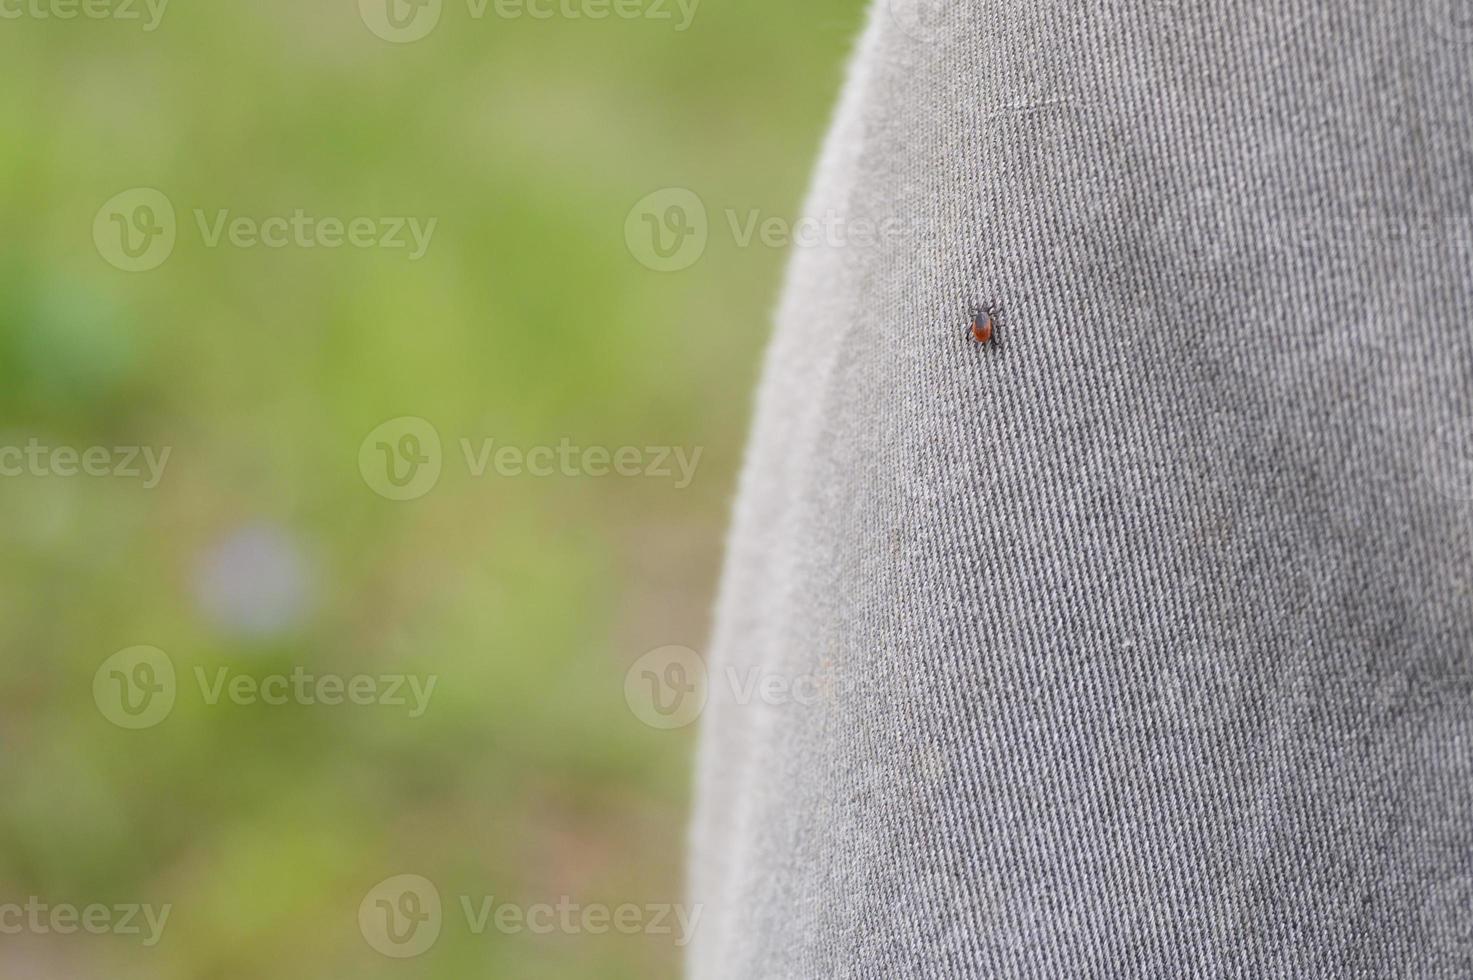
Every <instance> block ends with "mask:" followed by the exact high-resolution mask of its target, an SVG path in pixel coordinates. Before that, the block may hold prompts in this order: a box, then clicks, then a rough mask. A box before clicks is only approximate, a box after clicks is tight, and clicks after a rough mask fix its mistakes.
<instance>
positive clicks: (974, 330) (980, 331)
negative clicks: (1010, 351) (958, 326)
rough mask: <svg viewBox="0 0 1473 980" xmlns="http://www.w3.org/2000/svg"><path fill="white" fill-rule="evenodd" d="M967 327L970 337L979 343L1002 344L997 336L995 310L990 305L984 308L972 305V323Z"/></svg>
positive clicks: (995, 345) (997, 345)
mask: <svg viewBox="0 0 1473 980" xmlns="http://www.w3.org/2000/svg"><path fill="white" fill-rule="evenodd" d="M967 329H968V332H970V333H971V335H972V339H973V340H975V341H976V342H977V343H979V344H991V345H993V346H994V347H1001V346H1002V344H1001V342H1000V341H999V339H998V336H997V311H996V310H994V309H993V308H992V307H987V308H985V309H984V308H982V307H973V308H972V323H971V326H970V327H968V328H967Z"/></svg>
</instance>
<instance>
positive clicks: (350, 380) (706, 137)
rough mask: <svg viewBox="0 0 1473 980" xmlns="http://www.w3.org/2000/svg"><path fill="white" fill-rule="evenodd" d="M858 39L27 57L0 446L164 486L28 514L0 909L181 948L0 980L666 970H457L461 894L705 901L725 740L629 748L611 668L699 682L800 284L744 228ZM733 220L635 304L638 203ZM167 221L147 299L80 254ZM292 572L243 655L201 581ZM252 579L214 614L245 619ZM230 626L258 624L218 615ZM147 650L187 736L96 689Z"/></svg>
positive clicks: (2, 70) (40, 964)
mask: <svg viewBox="0 0 1473 980" xmlns="http://www.w3.org/2000/svg"><path fill="white" fill-rule="evenodd" d="M861 17H862V10H861V4H860V3H859V2H858V0H809V2H806V3H803V4H793V3H791V2H788V0H747V2H745V3H741V4H728V3H719V4H718V3H715V2H710V0H708V2H707V3H705V4H703V5H702V6H701V7H700V8H699V9H698V12H697V14H696V17H695V20H694V22H693V25H692V27H691V29H690V30H688V31H686V32H684V33H676V32H675V31H674V30H673V29H672V28H671V27H670V26H669V25H668V24H660V23H655V22H649V21H638V20H637V21H620V20H608V21H602V22H592V21H571V20H567V19H563V18H558V19H554V20H549V21H534V20H530V19H522V20H517V21H504V20H496V19H493V18H487V19H485V20H482V21H473V20H471V19H470V18H469V17H468V16H467V14H466V8H465V6H464V0H459V2H457V0H447V4H446V7H445V11H444V14H443V19H442V22H441V24H440V26H439V27H438V28H437V30H436V31H435V32H434V33H432V34H431V35H430V36H429V37H427V38H425V39H424V40H422V41H419V42H417V43H413V44H407V45H394V44H389V43H386V42H384V41H382V40H380V39H379V38H377V37H375V36H374V35H373V34H371V33H370V32H369V31H368V29H367V28H366V27H365V25H364V23H363V22H362V21H361V20H360V18H359V14H358V10H357V7H356V5H355V4H354V3H353V2H352V0H333V2H330V3H326V4H300V3H288V2H285V0H266V2H262V3H254V4H184V3H178V4H176V5H172V6H170V7H169V9H168V10H167V12H166V13H165V16H164V18H163V20H162V22H161V25H160V27H159V29H158V30H156V31H154V32H151V33H146V32H144V31H143V30H142V29H141V27H140V26H139V25H138V24H137V23H136V22H134V23H126V22H119V21H110V20H101V21H93V20H86V19H78V20H72V21H60V20H54V19H53V20H40V19H36V18H34V17H30V16H26V17H22V18H20V19H18V20H0V82H3V83H4V88H5V90H6V92H7V98H5V99H4V100H0V132H3V133H4V134H5V136H4V139H3V140H0V228H3V237H0V260H3V261H0V447H3V446H24V445H25V444H26V443H27V441H28V440H30V439H33V438H34V439H36V440H38V442H40V443H42V444H46V445H50V446H73V447H79V448H85V447H91V446H106V447H112V446H126V445H147V446H153V447H161V446H169V447H172V455H171V458H170V461H169V464H168V468H167V470H166V474H165V478H164V479H163V481H162V482H161V483H160V484H159V486H158V487H157V488H156V489H144V488H142V487H141V486H140V485H139V481H137V480H131V479H123V478H93V477H59V476H35V475H30V474H23V475H20V476H10V477H0V548H3V553H4V555H5V561H4V562H3V564H0V623H3V628H0V750H3V751H0V785H4V787H5V792H4V793H3V794H0V904H3V903H5V902H18V903H24V902H25V901H26V900H27V899H28V898H29V897H30V896H37V897H38V898H40V899H41V900H43V901H45V902H47V903H49V904H52V905H56V904H72V905H77V906H85V905H87V904H90V903H94V902H101V903H128V902H149V903H154V904H156V905H158V904H163V903H169V904H171V905H172V906H173V909H172V914H171V918H170V920H169V923H168V926H167V929H166V931H165V933H164V935H163V938H162V940H161V941H160V942H159V943H158V945H157V946H155V947H153V948H144V947H143V946H142V944H141V943H140V942H139V941H138V940H137V939H136V938H129V937H123V936H115V935H107V936H89V935H72V936H60V935H55V934H49V933H48V934H38V933H36V932H34V931H29V930H28V931H27V932H25V933H22V934H21V935H17V936H9V935H7V936H5V937H4V938H3V940H0V975H4V976H22V977H29V976H35V977H42V976H46V977H50V976H58V977H59V976H77V977H83V976H96V977H103V976H106V977H109V978H122V980H129V978H135V977H137V978H144V977H147V978H151V980H176V978H177V980H185V978H187V980H209V978H240V977H270V978H273V980H297V978H301V980H320V978H323V977H349V976H351V977H358V978H378V977H419V978H442V977H443V978H454V980H464V978H466V977H469V976H515V977H521V978H535V977H548V978H553V977H557V978H563V977H570V976H599V977H631V978H633V977H640V978H644V977H650V976H662V975H664V976H669V975H673V974H674V973H675V971H676V969H677V967H678V961H679V950H677V949H675V948H674V946H673V944H672V943H671V942H670V941H669V939H668V938H661V937H652V936H644V935H639V936H619V935H605V936H595V935H588V934H575V935H566V934H553V935H549V936H540V935H528V934H525V933H523V934H520V935H502V934H499V933H497V932H495V931H494V930H493V931H489V932H487V933H486V934H484V935H480V936H477V935H474V934H472V933H471V932H470V931H469V930H468V929H467V927H466V924H465V922H464V920H463V919H462V918H461V916H460V913H459V910H458V908H457V897H458V896H460V895H468V896H473V897H474V896H483V895H495V896H497V897H498V899H499V900H506V901H512V902H517V903H520V904H528V903H535V902H544V901H546V902H556V901H557V900H558V898H560V897H562V896H568V897H570V898H571V899H572V900H575V901H578V902H580V903H583V904H590V903H603V904H608V905H611V906H613V905H618V904H620V903H622V902H636V903H648V902H674V901H678V900H679V899H680V898H681V897H682V896H681V876H682V868H681V858H682V854H681V842H682V838H683V832H684V822H685V812H686V807H687V804H688V789H687V783H688V769H689V765H690V754H691V750H692V747H693V744H694V733H693V732H692V731H690V730H685V731H680V732H659V731H655V730H652V729H649V728H646V727H644V726H643V725H641V724H640V723H639V722H638V721H637V720H636V719H635V718H634V717H633V715H632V714H631V712H630V711H629V710H628V708H627V706H626V705H625V703H624V700H623V678H624V672H625V670H626V668H627V667H628V666H629V664H631V663H632V662H633V661H634V660H635V659H636V658H637V657H638V656H639V655H640V654H642V653H644V652H645V651H646V650H649V649H652V648H654V647H658V646H663V645H666V644H685V645H688V646H692V647H696V648H700V647H701V645H702V643H703V642H704V639H705V636H706V632H707V629H708V626H709V623H708V612H707V611H708V606H709V603H710V601H711V594H712V591H713V588H714V585H715V580H716V575H717V569H718V567H719V560H720V545H721V539H722V534H723V531H724V524H725V520H726V513H727V508H728V502H729V497H730V494H731V491H732V488H733V484H734V478H735V474H736V471H737V468H738V466H739V463H740V454H741V450H742V442H743V436H744V430H745V425H746V420H747V415H748V411H749V404H750V402H749V400H750V393H751V388H752V384H753V382H754V380H755V377H756V371H757V362H758V357H759V354H760V351H761V347H762V344H763V342H764V340H765V338H766V335H767V332H768V329H769V311H770V309H771V308H772V306H773V304H774V302H775V299H776V292H777V288H778V284H779V279H780V275H781V269H782V264H783V262H784V261H785V258H786V257H785V255H784V254H782V253H781V252H778V251H774V250H770V249H764V248H760V247H753V248H748V249H739V248H737V247H736V246H735V245H734V244H733V243H732V242H731V241H730V236H729V234H727V233H726V232H725V231H724V228H725V220H724V218H723V217H722V215H721V212H722V210H723V209H725V208H736V209H738V210H740V211H741V212H743V213H745V212H746V211H747V210H748V209H752V208H756V209H760V210H761V211H762V212H763V214H764V215H777V216H792V215H794V214H795V212H796V211H797V209H798V208H799V206H800V204H801V200H802V195H803V193H804V190H805V186H806V181H807V174H808V171H809V168H810V167H811V165H812V162H813V159H814V157H815V155H816V153H817V150H818V147H819V143H820V140H821V137H822V133H823V128H824V123H825V120H826V118H827V115H828V112H829V110H830V106H831V104H832V101H833V99H834V96H835V94H836V92H837V89H838V86H839V83H840V81H841V77H842V66H843V61H844V57H845V54H846V52H847V50H848V49H849V47H850V45H851V43H852V40H853V37H854V36H855V34H856V33H857V31H858V29H859V26H860V21H861ZM665 186H683V187H689V188H691V189H693V190H695V191H697V192H698V193H699V194H700V195H701V196H702V197H703V199H704V200H705V202H706V204H707V206H708V208H709V209H710V211H711V220H712V241H711V245H710V248H709V249H708V251H707V253H706V255H705V257H704V258H703V259H702V261H701V262H700V263H698V264H697V265H695V266H694V267H692V268H690V269H687V270H684V271H682V272H678V273H670V274H657V273H654V272H651V271H648V270H646V269H645V268H643V267H642V266H641V265H639V264H638V263H637V262H636V261H634V259H633V258H632V257H631V255H630V254H629V252H628V250H627V249H626V247H625V243H624V222H625V217H626V214H627V213H628V212H629V209H630V208H631V206H632V205H633V204H634V203H635V202H636V201H638V200H639V199H640V198H642V197H644V196H645V195H646V194H647V193H649V192H651V191H653V190H656V189H658V188H661V187H665ZM134 187H152V188H156V189H158V190H160V191H163V192H164V193H165V194H166V195H167V197H168V198H169V199H170V201H171V202H172V203H173V205H174V207H175V208H176V210H177V212H178V227H179V238H178V243H177V245H176V248H175V250H174V252H173V254H172V255H171V256H170V257H169V259H168V260H167V261H166V262H165V263H164V264H163V265H162V266H160V267H158V268H156V269H154V270H152V271H148V272H139V273H127V272H123V271H119V270H118V269H116V268H114V267H113V266H112V265H110V264H109V263H108V262H107V261H105V260H104V258H103V257H102V255H101V254H100V253H99V251H98V249H97V248H96V247H95V246H94V243H93V238H92V223H93V217H94V215H95V214H96V213H97V211H98V209H99V208H100V207H101V206H102V204H103V203H104V202H105V201H107V200H108V199H109V198H111V197H112V196H113V195H115V194H117V193H119V192H120V191H123V190H126V189H128V188H134ZM196 208H199V209H203V210H204V211H206V212H207V213H210V214H213V213H214V212H215V211H217V210H219V209H228V210H229V211H230V212H231V213H232V214H235V215H249V216H253V217H257V218H264V217H267V216H270V215H275V214H290V213H291V212H292V211H293V210H295V209H297V208H302V209H304V210H306V211H307V212H309V213H311V214H314V215H322V216H338V217H342V218H351V217H353V216H357V215H368V216H422V217H434V218H436V219H438V226H437V229H436V232H435V237H434V238H433V239H432V242H431V247H430V250H429V251H428V253H427V254H426V255H425V257H424V258H423V259H422V260H420V261H418V262H410V261H408V260H407V258H406V256H405V255H404V253H403V252H396V251H388V250H381V249H350V248H343V249H337V250H326V249H311V250H308V249H303V248H297V247H288V248H283V249H279V250H272V249H265V248H255V249H239V248H232V247H216V248H210V247H207V246H206V245H205V243H204V241H203V240H202V236H201V234H200V232H199V230H198V229H197V228H196V227H195V222H194V218H193V215H192V213H191V212H192V211H193V209H196ZM398 416H419V417H423V418H425V419H427V420H430V421H431V422H432V423H433V424H434V425H435V426H436V428H437V429H438V431H439V433H440V435H441V437H442V439H443V440H444V442H445V471H444V474H443V476H442V478H441V480H440V483H439V485H438V486H437V487H436V489H435V490H434V491H433V492H431V493H429V494H427V495H426V496H424V497H422V498H420V499H417V500H412V501H407V502H391V501H388V500H385V499H383V498H381V497H379V496H377V495H376V494H374V493H373V492H372V491H371V490H370V489H369V488H368V487H367V486H366V484H365V482H364V480H363V479H362V478H361V477H360V475H359V470H358V455H359V447H360V443H361V442H362V440H363V439H364V437H365V435H366V434H367V433H368V432H369V431H370V430H372V429H373V428H374V427H375V426H377V425H379V424H380V423H381V422H384V421H385V420H387V419H391V418H395V417H398ZM564 437H567V438H569V439H571V440H572V441H573V442H575V443H579V444H582V445H608V446H619V445H626V444H628V445H637V446H647V445H680V446H701V447H703V448H704V455H703V457H702V460H701V467H700V470H699V471H698V477H697V479H696V481H695V482H694V483H693V484H692V485H691V486H690V487H689V488H687V489H684V490H677V489H675V488H674V487H672V486H671V484H670V481H667V480H653V479H593V478H586V477H585V478H576V479H550V480H537V479H531V478H525V477H524V478H508V477H501V478H498V477H495V476H488V477H484V478H479V479H477V478H473V477H472V476H470V475H469V474H468V473H467V472H466V469H465V466H464V464H463V462H461V461H460V450H459V447H458V445H457V440H459V439H460V438H469V439H472V440H474V441H477V442H478V441H479V440H481V439H483V438H495V439H496V440H497V441H498V443H503V442H505V443H510V444H514V445H519V446H534V445H538V444H553V445H555V444H557V442H558V441H559V440H560V439H562V438H564ZM248 527H265V528H270V529H274V531H273V533H275V534H276V535H278V537H279V538H280V539H281V540H284V541H286V542H288V543H289V545H288V546H289V550H290V551H291V552H292V553H293V554H294V555H295V559H296V560H297V561H298V562H299V563H300V566H301V568H302V569H303V572H302V574H303V576H304V578H303V582H304V584H305V586H306V587H305V588H304V589H302V590H296V589H293V590H291V592H292V596H291V597H290V601H289V602H288V605H289V606H290V607H291V613H292V615H289V616H287V617H285V620H284V621H283V622H282V623H277V624H274V625H272V626H270V627H269V628H264V629H262V630H260V631H257V632H250V631H246V630H243V629H241V628H240V626H239V624H238V623H236V624H234V625H232V623H233V621H232V620H230V619H229V617H226V618H225V619H221V618H220V617H218V616H212V615H211V614H210V612H209V606H208V603H207V602H206V601H205V600H204V599H203V598H202V596H201V590H202V588H204V586H203V585H202V584H201V583H202V579H203V577H204V576H205V575H206V572H205V571H204V570H205V569H206V568H208V566H209V562H210V560H211V559H210V556H211V555H212V554H217V553H218V549H219V548H220V547H221V542H222V541H228V540H230V539H231V537H232V535H234V534H235V533H236V532H237V530H238V529H241V528H248ZM259 584H260V583H259V582H252V581H250V580H249V576H247V581H245V582H244V583H243V584H242V583H241V582H236V583H235V584H234V585H233V586H229V587H228V588H227V590H226V591H227V592H229V591H230V589H233V588H238V589H242V590H244V591H245V592H247V593H248V592H249V591H250V590H251V588H253V587H255V586H256V585H259ZM227 585H228V583H227ZM139 644H146V645H151V646H155V647H158V648H160V649H162V650H164V651H165V652H167V654H168V655H169V656H170V658H171V659H172V660H173V663H174V665H175V667H176V669H177V671H178V677H179V694H178V701H177V703H176V706H175V708H174V710H173V712H172V714H171V715H170V716H169V717H168V718H167V719H166V720H165V721H164V722H163V723H161V724H159V725H158V726H156V727H153V728H149V729H145V730H141V731H128V730H124V729H122V728H119V727H117V726H115V725H113V724H112V723H110V722H109V721H108V720H107V719H106V718H105V717H103V715H102V713H101V712H100V711H99V710H98V707H97V705H96V704H95V703H94V701H93V697H92V679H93V674H94V672H95V671H96V670H97V669H98V667H99V665H100V664H101V663H102V662H103V661H104V660H105V659H106V658H108V657H109V656H111V655H112V654H113V653H115V652H117V651H119V650H121V649H123V648H126V647H130V646H134V645H139ZM298 666H300V667H303V668H304V669H306V670H308V671H311V672H314V673H316V674H334V673H335V674H343V675H352V674H355V673H368V674H379V673H392V672H401V673H402V672H409V673H420V674H435V675H437V676H438V677H439V686H438V688H437V690H436V693H435V695H434V700H433V702H432V704H431V707H430V709H429V710H428V711H427V712H426V713H425V714H424V716H423V717H421V718H416V719H411V718H408V717H407V716H406V714H405V712H404V711H400V710H394V709H391V708H388V707H382V706H372V707H369V706H339V707H329V706H324V705H302V704H292V705H288V706H281V707H271V706H266V705H260V704H257V705H237V704H231V703H225V702H221V703H218V704H214V705H211V704H208V703H206V702H205V701H204V700H203V699H202V697H201V696H200V694H199V691H198V689H197V688H196V687H195V684H194V674H193V671H194V670H195V668H201V669H203V670H204V671H205V672H206V673H207V674H208V675H211V676H213V674H214V672H215V671H216V670H218V669H219V668H221V667H225V668H229V670H230V671H231V672H233V673H238V674H245V675H249V676H252V677H257V678H259V677H264V676H267V675H270V674H274V673H290V672H291V671H292V669H293V668H294V667H298ZM400 873H415V874H421V875H424V876H426V877H428V878H430V879H431V880H433V881H435V882H436V883H437V885H438V886H439V889H440V891H441V893H442V895H443V897H444V900H445V902H446V905H447V909H446V920H445V925H444V931H443V932H442V935H441V938H440V940H439V941H438V942H437V943H436V944H435V946H434V947H433V948H432V949H431V950H430V951H429V952H427V953H426V954H424V955H423V956H422V957H420V958H419V959H415V960H405V961H398V960H392V959H388V958H385V957H383V956H381V955H379V954H378V953H376V952H374V951H373V950H372V949H371V948H370V947H369V946H368V944H367V943H366V942H365V941H364V939H363V937H362V936H361V935H360V932H359V929H358V922H357V913H358V906H359V902H360V901H361V900H362V899H363V897H364V895H365V894H366V893H367V892H368V890H369V889H370V888H371V887H372V886H373V885H374V884H376V883H377V882H379V881H380V880H382V879H384V878H387V877H389V876H391V875H395V874H400Z"/></svg>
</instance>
